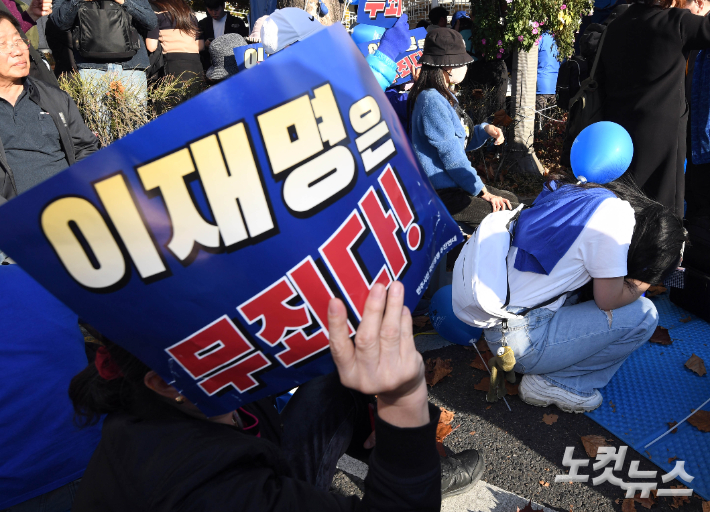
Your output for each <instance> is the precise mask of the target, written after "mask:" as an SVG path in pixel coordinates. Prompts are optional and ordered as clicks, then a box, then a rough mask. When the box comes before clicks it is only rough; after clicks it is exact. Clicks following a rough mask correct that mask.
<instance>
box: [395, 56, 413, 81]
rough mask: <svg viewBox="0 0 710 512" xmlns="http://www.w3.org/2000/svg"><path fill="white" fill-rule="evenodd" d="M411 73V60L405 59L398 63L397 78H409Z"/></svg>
mask: <svg viewBox="0 0 710 512" xmlns="http://www.w3.org/2000/svg"><path fill="white" fill-rule="evenodd" d="M409 73H411V69H410V66H409V58H408V57H405V58H403V59H402V60H400V61H399V62H397V77H398V78H404V77H405V76H409Z"/></svg>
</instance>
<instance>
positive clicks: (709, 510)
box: [703, 501, 710, 512]
mask: <svg viewBox="0 0 710 512" xmlns="http://www.w3.org/2000/svg"><path fill="white" fill-rule="evenodd" d="M703 512H710V501H703Z"/></svg>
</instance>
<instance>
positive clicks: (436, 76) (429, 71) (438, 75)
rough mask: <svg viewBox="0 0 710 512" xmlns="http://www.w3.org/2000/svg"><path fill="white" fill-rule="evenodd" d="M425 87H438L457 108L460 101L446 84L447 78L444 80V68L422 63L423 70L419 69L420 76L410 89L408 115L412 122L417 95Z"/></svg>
mask: <svg viewBox="0 0 710 512" xmlns="http://www.w3.org/2000/svg"><path fill="white" fill-rule="evenodd" d="M425 89H436V90H437V91H439V93H440V94H441V95H442V96H443V97H444V98H446V101H448V102H449V104H450V105H451V106H452V107H454V108H456V104H457V103H458V102H457V101H456V98H455V97H454V95H453V93H452V92H451V91H450V90H449V88H448V86H447V85H446V80H444V70H443V69H442V68H440V67H438V66H429V65H427V64H422V67H421V70H420V71H419V77H418V78H417V80H416V81H415V82H414V85H413V86H412V89H411V90H410V91H409V96H408V97H407V116H408V118H409V122H410V124H411V122H412V112H414V105H415V104H416V102H417V97H418V96H419V94H420V93H421V92H422V91H423V90H425ZM410 129H411V126H410Z"/></svg>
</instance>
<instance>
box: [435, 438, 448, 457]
mask: <svg viewBox="0 0 710 512" xmlns="http://www.w3.org/2000/svg"><path fill="white" fill-rule="evenodd" d="M436 451H437V452H439V455H441V456H442V457H446V450H445V449H444V444H443V443H440V442H439V441H437V442H436Z"/></svg>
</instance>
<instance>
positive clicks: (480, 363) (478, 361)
mask: <svg viewBox="0 0 710 512" xmlns="http://www.w3.org/2000/svg"><path fill="white" fill-rule="evenodd" d="M481 355H482V356H483V357H485V358H486V364H488V361H490V359H491V357H493V355H492V354H491V353H490V352H488V353H481ZM486 356H490V357H486ZM469 366H470V367H471V368H475V369H476V370H483V371H484V372H487V371H488V368H486V367H485V366H484V365H483V361H481V358H480V357H478V354H476V359H474V360H473V361H471V362H470V363H469Z"/></svg>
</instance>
